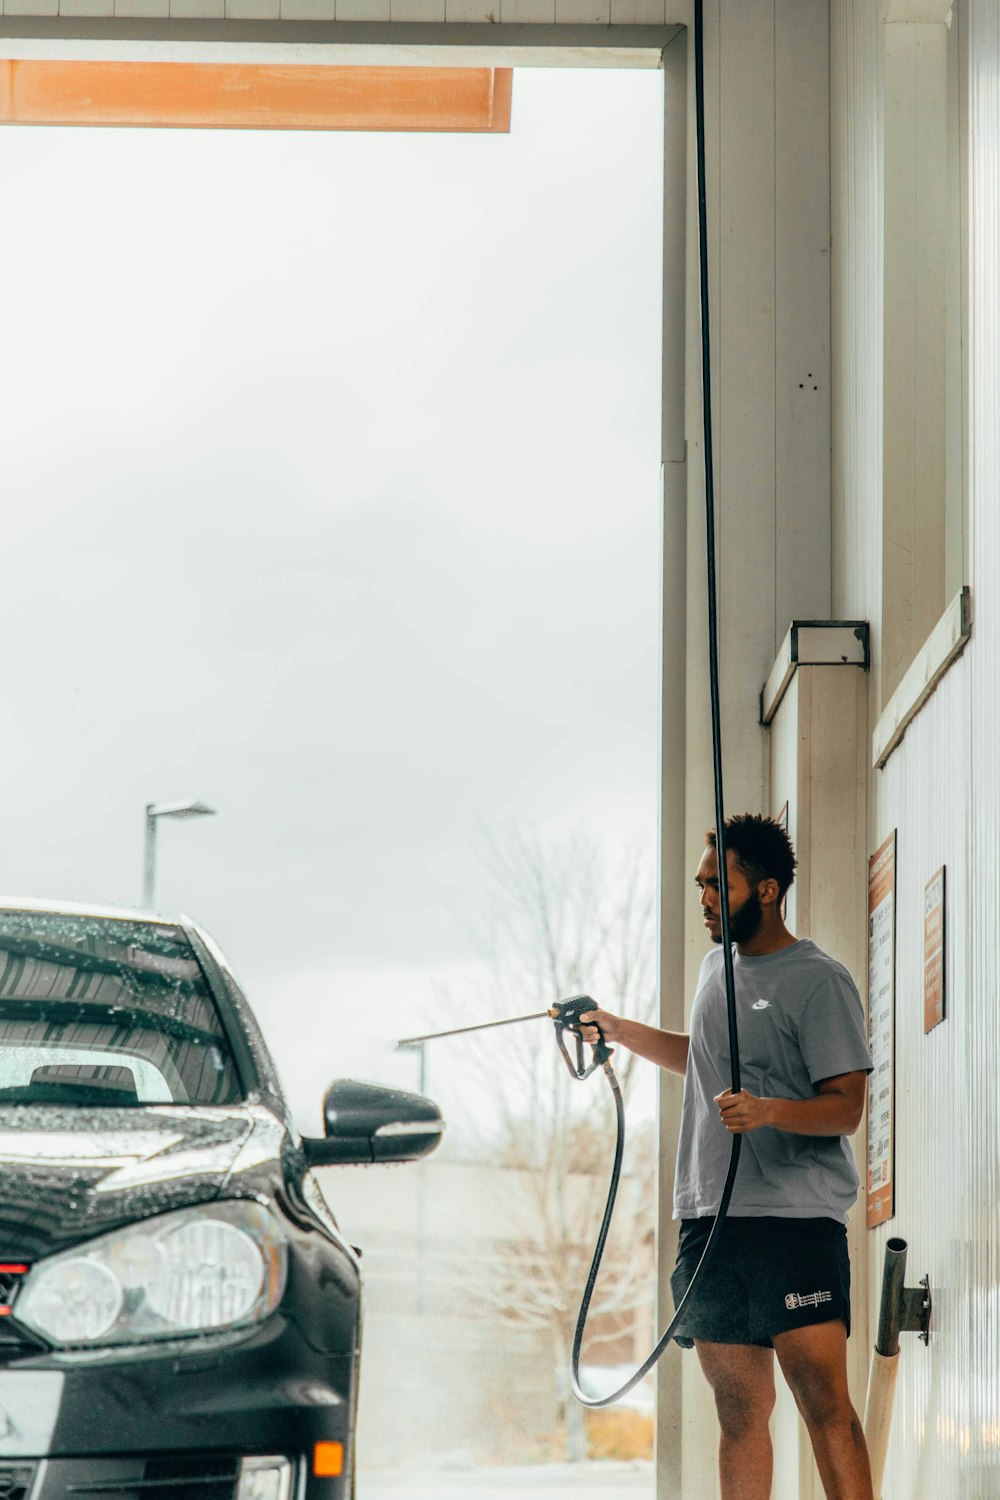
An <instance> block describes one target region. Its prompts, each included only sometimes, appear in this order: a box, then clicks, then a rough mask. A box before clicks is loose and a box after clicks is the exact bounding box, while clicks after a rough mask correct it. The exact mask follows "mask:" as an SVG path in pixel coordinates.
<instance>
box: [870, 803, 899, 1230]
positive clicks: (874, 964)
mask: <svg viewBox="0 0 1000 1500" xmlns="http://www.w3.org/2000/svg"><path fill="white" fill-rule="evenodd" d="M895 1039H896V834H895V832H893V833H891V834H890V835H889V837H888V838H887V839H886V841H885V843H884V844H883V845H882V846H881V848H880V849H878V850H876V852H875V853H874V854H873V855H872V857H871V859H870V860H869V861H868V1045H869V1046H870V1048H871V1054H872V1062H873V1063H874V1064H875V1066H874V1068H873V1070H872V1072H871V1073H870V1074H869V1075H868V1213H867V1224H868V1228H869V1229H874V1228H875V1225H876V1224H884V1223H885V1221H886V1219H891V1218H892V1215H893V1211H894V1207H895V1204H894V1197H895V1183H894V1171H893V1167H894V1148H895V1142H894V1123H895V1121H894V1116H895V1107H894V1099H893V1087H894V1082H895Z"/></svg>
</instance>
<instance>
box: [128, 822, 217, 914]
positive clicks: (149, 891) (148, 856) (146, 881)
mask: <svg viewBox="0 0 1000 1500" xmlns="http://www.w3.org/2000/svg"><path fill="white" fill-rule="evenodd" d="M214 812H215V808H214V807H206V806H205V804H204V802H147V803H146V837H145V841H144V843H143V851H142V904H143V906H144V907H145V908H146V909H147V910H148V909H149V908H151V907H152V905H153V901H154V893H155V890H156V820H157V818H201V817H207V816H211V815H212V814H214Z"/></svg>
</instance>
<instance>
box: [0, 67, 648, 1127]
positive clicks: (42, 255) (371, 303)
mask: <svg viewBox="0 0 1000 1500" xmlns="http://www.w3.org/2000/svg"><path fill="white" fill-rule="evenodd" d="M661 100H662V79H661V78H660V76H659V75H658V74H655V73H642V72H623V73H610V72H604V71H596V70H595V71H588V72H578V73H569V72H542V71H535V70H527V71H523V72H519V73H517V74H516V76H515V83H514V107H513V128H512V131H511V134H510V135H509V136H486V137H462V136H400V135H393V136H384V135H383V136H364V135H346V134H292V133H275V134H265V133H259V132H224V131H212V132H187V131H175V132H156V131H144V132H135V131H125V130H121V131H114V130H105V131H100V130H91V131H76V130H66V129H62V130H43V129H26V128H16V127H7V128H5V129H4V130H3V132H2V134H0V152H2V161H3V182H4V217H5V233H4V237H3V240H2V242H0V266H2V272H3V283H4V286H5V289H6V296H5V299H4V301H5V307H4V325H3V351H4V352H3V359H2V360H0V425H2V430H3V469H4V483H3V487H4V495H5V500H4V504H3V510H2V515H3V556H4V573H3V578H4V587H3V594H2V603H0V618H2V621H3V629H4V636H5V640H6V648H7V649H6V651H5V653H4V670H3V684H4V693H3V719H2V722H3V736H2V741H0V754H2V760H3V767H4V774H3V778H2V784H0V799H2V811H3V821H4V828H5V835H6V836H5V839H4V844H3V860H2V875H0V888H4V889H6V890H7V891H8V892H10V893H14V894H21V895H23V894H28V895H40V896H56V897H67V898H72V899H76V900H84V901H96V902H113V903H132V902H135V901H137V899H138V896H139V892H140V887H141V849H142V814H143V805H144V803H145V802H147V801H149V800H160V799H162V800H172V799H175V798H182V797H188V796H195V797H200V798H202V799H203V800H205V801H206V802H208V803H210V804H211V805H212V806H214V807H217V808H218V816H217V817H215V818H212V819H208V818H205V819H201V820H198V821H197V822H185V823H175V824H173V825H170V824H167V823H161V836H160V862H159V890H158V895H159V898H160V904H161V906H162V907H163V908H164V909H165V910H178V909H181V910H184V911H186V912H188V913H190V914H191V915H192V916H194V917H195V918H196V919H197V920H199V921H201V922H202V923H203V924H204V925H205V926H207V927H208V928H209V929H210V930H211V931H212V932H213V933H214V934H215V935H216V937H217V938H218V939H219V941H220V942H221V944H222V945H223V947H224V948H225V949H226V951H227V952H228V953H229V955H230V957H231V959H232V961H233V964H234V966H235V968H236V969H237V972H238V973H239V974H240V975H241V977H242V978H243V979H244V981H245V983H246V985H247V987H248V989H249V992H250V994H251V998H252V999H253V1000H254V1002H255V1005H256V1008H257V1010H258V1012H259V1013H260V1015H261V1018H262V1020H263V1022H264V1025H265V1029H266V1030H267V1032H268V1034H269V1036H270V1039H271V1041H272V1045H273V1046H274V1048H275V1051H276V1053H277V1055H278V1059H279V1066H280V1067H281V1070H282V1072H283V1074H284V1075H285V1076H286V1079H287V1081H288V1082H289V1084H290V1085H291V1086H292V1088H293V1091H294V1092H295V1094H296V1100H297V1104H298V1105H299V1107H300V1112H304V1113H305V1114H306V1115H308V1116H310V1117H311V1116H312V1114H313V1110H312V1106H311V1103H310V1101H311V1100H312V1098H313V1095H314V1094H315V1095H317V1098H316V1103H318V1092H321V1089H322V1085H323V1084H324V1083H325V1082H327V1081H328V1080H329V1078H330V1077H332V1076H334V1074H335V1073H338V1072H346V1073H353V1074H357V1073H359V1072H364V1071H367V1072H369V1073H371V1072H372V1067H371V1066H367V1067H366V1064H369V1063H370V1062H371V1056H370V1054H369V1053H368V1052H366V1050H365V1046H364V1044H363V1037H364V1035H365V1034H368V1033H370V1034H372V1035H382V1036H385V1037H388V1036H391V1035H398V1028H399V1025H400V1022H401V1020H402V1019H404V1018H407V1017H408V1016H411V1015H412V1017H413V1018H414V1019H415V1020H416V1021H417V1022H418V1023H419V1024H423V1021H424V1019H425V1018H426V1017H429V1016H430V1015H431V1014H432V1010H433V1006H432V1004H431V999H430V997H431V996H432V995H433V992H434V990H435V987H436V985H437V983H438V981H439V980H440V979H441V977H442V976H445V977H447V976H450V977H451V982H452V983H454V981H455V977H456V975H457V976H459V978H460V976H461V973H462V971H463V965H466V964H467V963H468V962H469V959H470V953H469V949H468V945H467V942H466V939H465V938H464V936H463V931H462V922H463V921H464V920H466V919H467V917H468V914H469V912H470V911H471V910H473V909H475V908H476V907H477V904H478V902H479V899H480V897H481V893H482V881H483V877H482V874H481V870H480V866H479V863H478V861H477V855H476V848H477V843H478V842H480V841H481V837H482V831H483V830H495V829H498V828H501V827H503V826H504V825H505V823H507V822H509V821H510V820H511V819H517V820H518V821H519V822H520V823H521V824H522V825H523V826H524V827H526V828H531V829H537V830H539V832H540V833H541V834H543V835H547V836H554V835H557V834H559V833H563V832H566V831H567V830H570V829H575V828H583V829H585V830H586V831H587V832H588V833H589V834H590V835H591V836H592V837H594V838H595V839H596V840H597V841H598V842H599V843H600V844H601V845H602V846H603V847H605V848H607V849H608V850H609V852H611V851H617V850H619V849H620V848H621V847H622V846H625V845H629V846H642V845H645V846H646V847H649V848H651V847H652V844H653V841H654V837H655V823H656V777H657V770H656V766H657V724H656V716H657V698H658V689H657V631H658V558H657V551H658V538H659V521H658V496H659V398H660V390H659V378H660V376H659V346H660V285H659V278H660V265H661V262H660V234H661V229H660V214H661V208H660V171H661V167H660V162H661V154H660V136H661V126H660V121H661V109H662V104H661ZM334 1037H336V1038H337V1039H338V1040H337V1042H336V1043H334V1042H333V1038H334ZM338 1049H339V1051H338ZM396 1076H398V1077H399V1081H402V1075H401V1074H398V1068H397V1075H396Z"/></svg>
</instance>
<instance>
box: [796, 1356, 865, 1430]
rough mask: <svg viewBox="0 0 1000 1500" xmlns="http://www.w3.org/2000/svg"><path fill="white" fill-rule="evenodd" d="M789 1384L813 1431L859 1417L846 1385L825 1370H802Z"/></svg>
mask: <svg viewBox="0 0 1000 1500" xmlns="http://www.w3.org/2000/svg"><path fill="white" fill-rule="evenodd" d="M789 1384H790V1386H791V1388H792V1394H793V1396H794V1397H795V1404H796V1406H797V1407H798V1409H799V1411H800V1412H801V1413H802V1418H803V1420H804V1421H805V1422H806V1424H807V1425H808V1426H809V1427H829V1426H831V1425H837V1424H840V1423H843V1422H847V1421H850V1420H851V1419H852V1418H854V1417H855V1413H854V1408H853V1406H852V1405H851V1398H850V1395H849V1393H848V1390H847V1386H846V1384H845V1383H844V1382H843V1381H842V1380H840V1379H839V1378H837V1376H836V1375H833V1374H832V1373H831V1372H830V1371H829V1370H825V1369H823V1368H822V1367H821V1366H820V1367H817V1366H813V1367H812V1368H809V1367H808V1366H806V1367H802V1368H799V1369H797V1370H796V1371H795V1372H794V1374H791V1375H790V1376H789ZM855 1420H856V1418H855Z"/></svg>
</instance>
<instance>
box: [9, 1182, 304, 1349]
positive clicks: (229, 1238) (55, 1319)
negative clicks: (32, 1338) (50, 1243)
mask: <svg viewBox="0 0 1000 1500" xmlns="http://www.w3.org/2000/svg"><path fill="white" fill-rule="evenodd" d="M287 1270H288V1251H287V1245H286V1241H285V1237H284V1235H283V1233H282V1231H281V1228H280V1226H279V1224H278V1222H277V1220H275V1219H274V1218H273V1217H272V1215H271V1214H269V1213H268V1212H267V1210H266V1209H264V1208H262V1207H261V1206H260V1204H258V1203H254V1202H252V1201H249V1200H244V1199H240V1200H231V1201H229V1202H225V1203H214V1204H206V1205H205V1206H203V1207H199V1208H185V1209H182V1210H181V1211H180V1212H179V1213H171V1214H162V1215H161V1216H159V1217H158V1218H154V1219H145V1220H143V1222H142V1223H140V1224H133V1225H129V1227H128V1228H126V1229H120V1230H117V1231H116V1232H115V1233H114V1234H107V1235H103V1236H102V1237H101V1238H100V1239H96V1240H91V1241H90V1242H89V1243H88V1244H86V1245H81V1246H79V1247H77V1248H75V1249H73V1250H72V1251H67V1252H64V1253H63V1254H62V1255H53V1256H51V1257H50V1258H49V1259H47V1260H42V1261H39V1262H38V1264H37V1265H35V1266H33V1267H32V1269H31V1271H30V1272H29V1273H28V1275H27V1277H26V1278H25V1281H24V1283H23V1285H22V1287H21V1289H20V1291H19V1293H18V1296H17V1304H16V1307H15V1310H14V1316H15V1317H16V1318H17V1320H18V1322H20V1323H23V1324H24V1325H25V1326H26V1327H28V1328H32V1329H34V1330H35V1332H37V1333H40V1334H41V1335H42V1337H43V1338H45V1339H48V1340H49V1342H50V1343H53V1344H59V1345H65V1346H73V1347H75V1348H79V1347H80V1346H81V1345H91V1344H130V1343H141V1342H144V1341H146V1340H149V1339H169V1338H179V1337H183V1336H184V1335H186V1334H193V1333H207V1332H213V1331H217V1330H220V1329H225V1328H236V1327H240V1326H243V1325H246V1324H251V1323H259V1322H262V1321H263V1319H264V1318H266V1317H267V1316H268V1315H269V1314H270V1313H272V1312H273V1311H274V1309H275V1308H276V1307H277V1305H278V1303H279V1302H280V1301H281V1298H282V1295H283V1293H284V1290H285V1278H286V1275H287Z"/></svg>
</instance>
